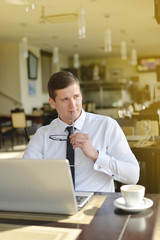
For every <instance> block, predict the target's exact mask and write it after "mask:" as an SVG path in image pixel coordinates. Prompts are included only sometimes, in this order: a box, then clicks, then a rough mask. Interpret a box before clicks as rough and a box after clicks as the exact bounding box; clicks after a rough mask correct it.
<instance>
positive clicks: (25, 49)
mask: <svg viewBox="0 0 160 240" xmlns="http://www.w3.org/2000/svg"><path fill="white" fill-rule="evenodd" d="M22 47H23V57H24V58H28V38H27V37H23V38H22Z"/></svg>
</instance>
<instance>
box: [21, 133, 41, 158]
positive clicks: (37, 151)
mask: <svg viewBox="0 0 160 240" xmlns="http://www.w3.org/2000/svg"><path fill="white" fill-rule="evenodd" d="M43 141H44V136H42V134H39V131H37V132H36V133H35V134H34V135H33V137H32V138H31V140H30V142H29V144H28V146H27V148H26V150H25V152H24V154H23V157H22V158H24V159H43Z"/></svg>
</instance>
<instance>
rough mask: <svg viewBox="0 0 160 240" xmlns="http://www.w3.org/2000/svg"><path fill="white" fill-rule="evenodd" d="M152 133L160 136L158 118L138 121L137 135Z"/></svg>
mask: <svg viewBox="0 0 160 240" xmlns="http://www.w3.org/2000/svg"><path fill="white" fill-rule="evenodd" d="M147 134H148V135H152V136H159V125H158V120H148V119H143V120H138V121H137V135H147Z"/></svg>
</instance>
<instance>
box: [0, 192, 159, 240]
mask: <svg viewBox="0 0 160 240" xmlns="http://www.w3.org/2000/svg"><path fill="white" fill-rule="evenodd" d="M106 195H107V198H106V200H105V202H104V203H103V205H102V206H101V207H100V208H99V209H98V211H97V213H96V215H95V216H94V218H93V220H92V221H91V223H90V224H77V223H58V222H53V221H52V222H51V221H41V220H39V221H37V220H19V219H2V218H1V219H0V223H1V224H2V223H7V224H18V225H20V226H22V227H23V226H24V225H28V226H31V225H32V226H33V225H34V226H36V225H37V226H43V227H44V226H47V227H58V228H61V227H62V228H74V229H82V232H81V233H80V235H79V237H78V238H77V240H104V239H105V240H135V239H138V240H158V238H155V237H154V238H153V234H154V233H157V232H158V230H157V229H158V227H157V225H158V224H157V221H159V220H158V219H160V212H159V211H160V201H159V200H160V194H150V195H147V196H146V197H148V198H150V199H152V200H153V201H154V205H153V206H152V207H151V208H149V209H146V210H144V211H142V212H139V213H132V214H130V213H128V212H123V211H122V210H120V209H117V208H116V207H115V206H114V204H113V201H114V200H115V199H116V198H118V197H121V194H120V193H107V194H106ZM95 207H96V206H95ZM86 214H87V213H86ZM15 228H16V225H15ZM159 237H160V236H159ZM13 240H14V239H13ZM28 240H30V239H28Z"/></svg>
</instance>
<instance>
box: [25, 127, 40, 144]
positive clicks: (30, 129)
mask: <svg viewBox="0 0 160 240" xmlns="http://www.w3.org/2000/svg"><path fill="white" fill-rule="evenodd" d="M41 126H42V124H41V123H39V124H33V125H32V126H28V127H25V128H24V130H25V135H26V139H27V141H28V142H29V141H30V139H31V137H32V136H33V135H34V134H35V133H36V131H37V129H38V128H39V127H41Z"/></svg>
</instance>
